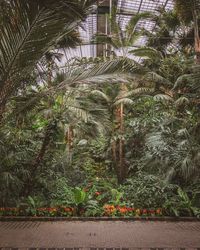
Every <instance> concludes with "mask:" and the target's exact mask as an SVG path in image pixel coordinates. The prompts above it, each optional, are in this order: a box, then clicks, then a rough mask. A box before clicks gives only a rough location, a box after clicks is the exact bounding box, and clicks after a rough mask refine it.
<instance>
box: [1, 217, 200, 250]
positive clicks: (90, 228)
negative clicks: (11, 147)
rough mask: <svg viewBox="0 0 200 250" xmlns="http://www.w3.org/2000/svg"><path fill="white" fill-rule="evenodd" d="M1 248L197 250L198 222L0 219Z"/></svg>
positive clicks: (199, 237) (199, 242)
mask: <svg viewBox="0 0 200 250" xmlns="http://www.w3.org/2000/svg"><path fill="white" fill-rule="evenodd" d="M0 248H3V249H4V248H6V250H8V248H20V249H27V248H43V249H40V250H44V248H45V249H46V248H51V250H53V249H54V250H55V248H62V249H63V248H65V250H70V249H74V250H82V249H90V250H104V249H105V248H106V250H120V249H123V250H130V249H136V248H137V249H138V248H140V249H146V250H147V249H150V248H151V250H155V249H156V248H159V250H162V249H180V248H181V250H183V248H184V249H198V250H200V222H161V221H146V222H145V221H131V222H122V221H113V222H112V221H97V222H95V221H89V222H84V221H49V222H40V221H38V222H37V221H36V222H25V221H17V222H14V221H13V222H11V221H10V222H3V221H2V222H0ZM15 250H16V249H15ZM31 250H34V249H31Z"/></svg>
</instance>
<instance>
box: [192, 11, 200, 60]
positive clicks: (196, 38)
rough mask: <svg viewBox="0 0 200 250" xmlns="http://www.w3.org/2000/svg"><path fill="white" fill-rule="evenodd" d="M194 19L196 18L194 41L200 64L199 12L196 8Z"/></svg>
mask: <svg viewBox="0 0 200 250" xmlns="http://www.w3.org/2000/svg"><path fill="white" fill-rule="evenodd" d="M193 19H194V41H195V55H196V64H200V34H199V25H198V13H197V10H196V9H194V11H193Z"/></svg>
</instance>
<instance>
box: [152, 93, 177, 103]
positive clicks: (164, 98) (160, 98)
mask: <svg viewBox="0 0 200 250" xmlns="http://www.w3.org/2000/svg"><path fill="white" fill-rule="evenodd" d="M153 99H154V100H156V101H167V102H172V101H173V98H172V97H171V96H169V95H164V94H158V95H155V96H154V97H153Z"/></svg>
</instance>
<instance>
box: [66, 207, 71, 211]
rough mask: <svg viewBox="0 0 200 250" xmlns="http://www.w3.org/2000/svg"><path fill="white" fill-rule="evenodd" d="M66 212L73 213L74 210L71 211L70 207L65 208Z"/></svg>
mask: <svg viewBox="0 0 200 250" xmlns="http://www.w3.org/2000/svg"><path fill="white" fill-rule="evenodd" d="M64 211H65V212H71V211H72V210H71V208H70V207H65V208H64Z"/></svg>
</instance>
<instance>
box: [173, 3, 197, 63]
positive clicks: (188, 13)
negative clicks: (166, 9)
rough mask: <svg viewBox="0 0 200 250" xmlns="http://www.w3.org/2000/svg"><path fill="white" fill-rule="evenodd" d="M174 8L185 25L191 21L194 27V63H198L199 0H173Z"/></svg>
mask: <svg viewBox="0 0 200 250" xmlns="http://www.w3.org/2000/svg"><path fill="white" fill-rule="evenodd" d="M174 3H175V10H176V12H177V14H178V16H179V18H180V20H181V21H183V22H184V23H185V24H186V25H188V24H189V23H191V22H192V26H193V28H194V49H195V54H196V63H197V64H200V31H199V21H200V1H199V0H191V1H187V0H174Z"/></svg>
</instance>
